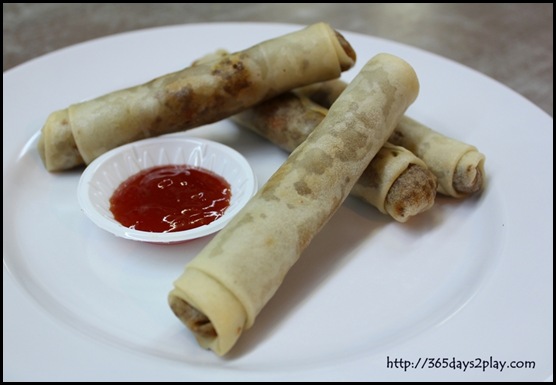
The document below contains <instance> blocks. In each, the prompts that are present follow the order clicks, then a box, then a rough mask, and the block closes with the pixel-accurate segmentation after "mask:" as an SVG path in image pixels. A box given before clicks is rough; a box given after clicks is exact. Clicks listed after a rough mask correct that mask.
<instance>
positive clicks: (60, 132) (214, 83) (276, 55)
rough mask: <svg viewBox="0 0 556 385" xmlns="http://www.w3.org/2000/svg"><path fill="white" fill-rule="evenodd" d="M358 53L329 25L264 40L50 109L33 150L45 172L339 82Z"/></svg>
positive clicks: (90, 159) (88, 161)
mask: <svg viewBox="0 0 556 385" xmlns="http://www.w3.org/2000/svg"><path fill="white" fill-rule="evenodd" d="M354 62H355V52H354V51H353V49H352V47H351V46H350V45H349V43H348V42H347V41H346V40H345V39H344V38H343V37H342V36H341V35H340V34H339V33H338V32H336V31H335V30H333V29H332V28H331V27H330V26H329V25H328V24H325V23H318V24H314V25H312V26H309V27H307V28H305V29H303V30H300V31H298V32H294V33H291V34H287V35H284V36H281V37H278V38H275V39H272V40H267V41H265V42H262V43H260V44H258V45H255V46H253V47H251V48H249V49H246V50H244V51H241V52H237V53H233V54H230V55H225V56H221V57H220V58H219V59H218V58H216V59H215V60H212V61H209V62H207V63H201V64H197V65H193V66H190V67H188V68H185V69H183V70H181V71H178V72H174V73H171V74H167V75H164V76H161V77H159V78H157V79H154V80H152V81H150V82H148V83H145V84H142V85H139V86H135V87H131V88H127V89H124V90H119V91H115V92H112V93H109V94H107V95H104V96H101V97H99V98H96V99H93V100H89V101H86V102H83V103H78V104H74V105H71V106H69V107H68V108H67V109H65V110H62V111H56V112H54V113H53V114H52V115H51V116H50V117H49V118H48V119H47V121H46V123H45V125H44V126H43V128H42V133H41V138H40V140H39V146H38V150H39V153H40V154H41V158H42V159H43V162H44V164H45V166H46V168H47V169H48V170H49V171H57V170H65V169H69V168H72V167H75V166H78V165H80V164H83V163H85V164H89V163H90V162H91V161H92V160H93V159H95V158H96V157H98V156H99V155H101V154H103V153H105V152H107V151H109V150H111V149H113V148H115V147H117V146H120V145H122V144H126V143H130V142H133V141H136V140H139V139H144V138H148V137H152V136H158V135H162V134H166V133H171V132H176V131H182V130H186V129H190V128H193V127H198V126H201V125H203V124H207V123H212V122H215V121H218V120H221V119H223V118H226V117H228V116H231V115H233V114H235V113H237V112H240V111H242V110H244V109H246V108H249V107H251V106H253V105H255V104H257V103H259V102H261V101H262V100H265V99H268V98H271V97H273V96H275V95H278V94H280V93H282V92H285V91H287V90H289V89H292V88H295V87H299V86H302V85H307V84H310V83H313V82H318V81H324V80H328V79H333V78H337V77H339V76H340V74H341V72H342V71H344V70H347V69H349V68H351V67H352V66H353V64H354Z"/></svg>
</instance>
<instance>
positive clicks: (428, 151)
mask: <svg viewBox="0 0 556 385" xmlns="http://www.w3.org/2000/svg"><path fill="white" fill-rule="evenodd" d="M390 141H391V142H392V143H395V144H397V145H400V146H403V147H405V148H407V149H409V150H410V151H412V152H413V153H415V155H417V156H418V157H420V158H421V159H423V161H424V162H425V163H426V164H427V165H428V166H429V168H430V170H431V171H432V172H433V173H434V174H435V175H436V177H437V178H438V192H440V193H441V194H444V195H449V196H452V197H454V198H463V197H466V196H468V195H471V194H474V193H476V192H479V191H481V190H482V189H483V185H484V179H485V170H484V165H485V156H484V155H483V154H481V153H480V152H479V151H478V150H477V148H476V147H474V146H471V145H469V144H467V143H463V142H460V141H459V140H455V139H452V138H449V137H447V136H445V135H442V134H440V133H438V132H436V131H434V130H432V129H430V128H429V127H427V126H425V125H423V124H421V123H419V122H417V121H415V120H413V119H411V118H409V117H407V116H404V117H403V118H402V119H400V121H399V123H398V125H397V126H396V130H395V131H394V134H393V135H392V136H391V137H390Z"/></svg>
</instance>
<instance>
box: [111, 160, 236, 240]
mask: <svg viewBox="0 0 556 385" xmlns="http://www.w3.org/2000/svg"><path fill="white" fill-rule="evenodd" d="M231 196H232V191H231V188H230V185H229V183H228V182H226V180H225V179H224V178H222V177H221V176H219V175H216V174H214V173H213V172H211V171H208V170H205V169H202V168H195V167H191V166H187V165H167V166H156V167H152V168H148V169H146V170H143V171H141V172H139V173H137V174H135V175H132V176H131V177H129V178H128V179H127V180H125V181H124V182H122V184H120V186H119V187H118V188H117V189H116V191H114V194H113V195H112V197H111V198H110V211H112V214H113V215H114V218H115V219H116V220H117V221H118V222H120V223H121V224H122V225H124V226H126V227H129V228H131V229H135V230H141V231H149V232H156V233H168V232H175V231H184V230H189V229H193V228H196V227H199V226H203V225H208V224H209V223H211V222H213V221H214V220H216V219H218V218H220V217H221V216H222V215H223V214H224V211H226V209H227V208H228V206H229V205H230V198H231Z"/></svg>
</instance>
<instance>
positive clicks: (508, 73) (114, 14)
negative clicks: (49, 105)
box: [3, 3, 554, 115]
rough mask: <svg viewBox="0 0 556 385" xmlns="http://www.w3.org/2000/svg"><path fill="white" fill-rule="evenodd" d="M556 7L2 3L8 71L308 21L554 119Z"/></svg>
mask: <svg viewBox="0 0 556 385" xmlns="http://www.w3.org/2000/svg"><path fill="white" fill-rule="evenodd" d="M553 7H554V6H553V4H552V3H550V4H543V3H540V4H539V3H537V4H472V5H470V4H351V3H348V4H341V3H336V4H308V3H302V4H261V3H258V4H245V3H239V4H223V3H216V4H200V3H199V4H191V3H189V4H168V3H161V4H123V3H116V4H114V3H112V4H98V3H87V4H37V3H33V4H23V3H12V4H6V3H4V5H3V11H4V41H3V46H4V62H3V68H4V71H6V70H8V69H10V68H12V67H14V66H17V65H18V64H21V63H23V62H25V61H27V60H29V59H32V58H35V57H38V56H40V55H43V54H45V53H47V52H51V51H54V50H56V49H59V48H62V47H65V46H68V45H72V44H75V43H79V42H81V41H85V40H89V39H93V38H96V37H100V36H106V35H111V34H114V33H118V32H123V31H130V30H135V29H141V28H148V27H156V26H162V25H171V24H185V23H198V22H211V21H259V22H287V23H297V24H303V25H306V24H311V23H313V22H316V21H327V22H329V23H330V24H331V25H332V26H333V27H335V28H337V29H340V30H346V31H353V32H360V33H364V34H368V35H373V36H377V37H382V38H386V39H390V40H394V41H398V42H401V43H405V44H409V45H413V46H416V47H419V48H423V49H425V50H427V51H431V52H434V53H437V54H439V55H442V56H445V57H447V58H450V59H453V60H455V61H458V62H460V63H462V64H464V65H466V66H469V67H471V68H473V69H475V70H478V71H480V72H482V73H484V74H486V75H488V76H490V77H492V78H494V79H496V80H498V81H500V82H501V83H503V84H505V85H507V86H509V87H510V88H512V89H513V90H515V91H517V92H518V93H520V94H522V95H523V96H525V97H526V98H528V99H529V100H531V101H532V102H533V103H535V104H536V105H538V106H539V107H540V108H541V109H543V110H544V111H546V112H547V113H548V114H550V115H552V114H553V59H552V52H553V33H552V29H553V9H554V8H553Z"/></svg>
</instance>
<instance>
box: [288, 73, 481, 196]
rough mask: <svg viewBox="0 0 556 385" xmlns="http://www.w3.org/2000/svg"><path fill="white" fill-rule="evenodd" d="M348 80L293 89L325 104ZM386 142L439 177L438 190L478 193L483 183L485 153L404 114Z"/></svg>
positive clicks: (330, 102)
mask: <svg viewBox="0 0 556 385" xmlns="http://www.w3.org/2000/svg"><path fill="white" fill-rule="evenodd" d="M346 86H347V84H346V83H345V82H343V81H342V80H339V79H333V80H329V81H325V82H320V83H316V84H310V85H308V86H304V87H301V88H300V89H298V90H296V92H298V93H300V94H302V95H304V96H307V97H308V98H310V99H311V100H312V101H315V102H316V103H318V104H319V105H321V106H323V107H328V106H330V105H331V104H332V103H334V101H335V100H336V99H337V98H338V97H339V96H340V94H341V93H342V91H343V90H344V89H345V88H346ZM388 140H389V142H391V143H393V144H396V145H398V146H402V147H405V148H407V149H408V150H410V151H411V152H413V153H414V154H415V155H416V156H418V157H419V158H421V159H422V160H423V161H424V162H425V163H426V165H427V166H428V168H429V169H430V170H431V172H432V173H433V174H434V175H435V176H436V178H437V180H438V192H439V193H441V194H444V195H448V196H452V197H454V198H464V197H466V196H469V195H471V194H474V193H477V192H479V191H481V190H482V189H483V188H484V184H485V168H484V167H485V156H484V154H482V153H481V152H479V150H478V149H477V148H476V147H474V146H472V145H469V144H467V143H464V142H461V141H459V140H456V139H453V138H450V137H448V136H446V135H443V134H441V133H439V132H437V131H435V130H433V129H432V128H430V127H427V126H425V125H424V124H422V123H420V122H417V121H416V120H414V119H411V118H409V117H407V116H404V117H403V118H402V119H400V121H399V123H398V125H397V126H396V129H395V130H394V133H393V134H392V136H391V137H390V138H389V139H388Z"/></svg>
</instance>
